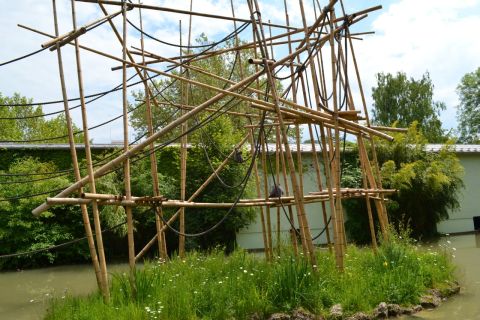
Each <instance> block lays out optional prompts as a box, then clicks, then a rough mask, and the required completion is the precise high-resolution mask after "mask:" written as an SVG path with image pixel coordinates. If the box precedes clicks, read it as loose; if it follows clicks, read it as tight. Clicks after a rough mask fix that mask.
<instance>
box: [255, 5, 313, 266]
mask: <svg viewBox="0 0 480 320" xmlns="http://www.w3.org/2000/svg"><path fill="white" fill-rule="evenodd" d="M252 2H254V5H255V9H254V8H253V3H252ZM248 4H249V9H250V14H251V17H252V24H253V28H254V30H255V32H256V34H257V38H258V39H259V40H265V32H264V30H263V25H262V18H261V16H260V15H258V21H257V20H255V18H254V15H255V12H260V9H259V6H258V2H257V1H256V0H253V1H252V0H249V2H248ZM263 43H264V44H265V41H263ZM260 50H261V52H262V58H263V59H267V60H268V59H269V55H268V50H266V47H265V46H260ZM265 71H266V74H267V79H268V81H269V84H270V92H271V95H272V97H273V100H274V105H275V110H276V113H277V116H278V121H279V124H280V127H281V131H282V136H283V142H284V144H285V150H286V153H287V160H288V164H289V168H290V171H291V172H290V179H291V181H292V188H293V193H294V197H295V199H296V206H297V216H298V220H301V221H303V223H304V225H303V228H302V230H301V234H302V237H304V238H305V243H306V245H307V246H306V248H304V251H305V254H306V255H307V256H309V257H310V262H311V263H312V266H313V267H314V268H315V269H316V268H317V258H316V256H315V248H314V247H313V243H312V238H311V235H310V229H309V227H308V222H307V220H306V219H305V205H304V202H303V192H302V190H300V188H299V185H298V181H297V177H296V173H295V165H294V161H293V158H292V153H291V150H290V146H289V144H288V136H287V132H286V126H285V124H284V120H283V115H282V113H281V111H280V102H279V99H278V95H277V92H276V90H275V89H276V86H275V80H274V79H273V77H272V70H271V69H270V65H269V64H268V63H265Z"/></svg>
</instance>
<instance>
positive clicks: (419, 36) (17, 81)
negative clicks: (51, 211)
mask: <svg viewBox="0 0 480 320" xmlns="http://www.w3.org/2000/svg"><path fill="white" fill-rule="evenodd" d="M351 2H352V1H351ZM143 3H145V4H151V5H157V6H165V7H171V8H177V9H182V10H188V9H189V4H190V1H188V0H186V1H166V0H162V1H159V0H144V1H143ZM322 3H323V2H322ZM323 4H324V3H323ZM376 4H377V2H374V1H371V0H368V1H365V2H362V4H361V5H362V6H363V5H364V6H365V7H370V6H373V5H376ZM479 4H480V0H465V1H446V0H441V1H413V0H401V1H392V4H391V5H390V6H388V7H387V8H386V9H384V10H383V11H381V12H374V13H372V14H370V17H369V18H368V20H367V21H371V28H372V29H371V30H375V31H376V32H377V34H376V35H374V36H368V37H365V40H364V41H361V42H357V43H356V44H357V45H356V47H355V48H356V52H357V58H358V61H359V64H360V70H361V72H362V77H363V80H364V87H365V89H366V91H367V97H369V96H370V88H371V87H372V86H373V85H374V84H375V83H374V74H375V73H376V72H381V71H384V72H397V71H404V72H406V73H407V74H408V75H410V76H414V77H420V76H421V75H422V74H423V73H424V72H425V71H427V70H428V71H429V72H430V75H431V78H432V80H433V82H434V84H435V99H436V100H440V101H444V102H446V104H447V106H448V108H449V109H448V110H447V112H445V113H444V114H443V115H442V120H443V121H444V124H445V126H446V127H452V126H455V121H454V114H455V111H454V106H455V105H456V104H457V103H458V102H457V96H456V93H455V87H456V85H457V84H458V82H459V81H460V78H461V77H462V76H463V74H465V73H466V72H470V71H473V70H474V69H475V68H477V67H478V66H479V62H478V61H479V60H478V57H479V56H480V43H479V42H478V41H476V38H475V32H476V31H477V30H478V28H479V26H480V12H479V11H480V9H479V7H480V5H479ZM304 5H305V11H306V13H307V21H308V23H312V22H313V21H314V16H313V8H312V2H311V1H304ZM347 5H350V7H348V6H347V10H349V11H350V12H353V11H355V10H359V9H362V8H363V7H359V6H360V4H358V3H357V2H352V3H351V4H349V3H348V2H347ZM57 6H58V14H59V21H60V33H65V32H68V31H70V30H71V28H72V27H71V11H70V10H71V9H70V0H57ZM234 6H235V13H236V16H237V17H239V18H245V19H248V18H249V16H250V14H249V10H248V6H247V4H246V2H245V1H238V0H236V1H234ZM287 6H288V10H289V15H290V22H291V25H295V26H301V25H302V21H301V15H300V9H299V6H298V1H297V0H287ZM106 7H107V8H108V11H109V12H110V13H112V12H114V11H116V10H118V9H119V8H118V7H116V6H106ZM260 8H261V10H262V19H263V20H264V22H266V21H268V20H271V21H272V23H278V24H284V22H285V13H284V8H283V1H273V0H268V1H261V2H260ZM193 9H194V10H197V11H200V12H204V13H210V14H218V15H225V16H231V7H230V1H229V0H219V1H214V0H194V1H193ZM77 13H78V25H83V24H85V23H87V22H89V21H92V20H95V19H97V18H99V17H101V16H103V14H102V13H101V11H100V10H98V6H97V5H95V4H91V3H80V2H77ZM143 16H144V26H145V28H146V30H147V31H148V32H150V33H151V34H153V35H154V36H156V37H158V38H161V39H164V40H165V41H169V42H173V43H178V41H179V31H178V20H179V19H181V20H182V24H183V42H184V43H186V41H187V34H188V15H184V14H175V13H165V12H161V11H153V10H143ZM129 19H130V20H131V21H132V22H134V23H135V24H137V25H138V24H139V20H138V11H137V10H134V11H131V12H130V13H129ZM0 21H2V32H1V33H0V42H1V43H2V50H1V51H0V61H6V60H8V59H11V58H13V57H16V56H20V55H22V54H25V53H28V52H31V51H33V50H36V49H37V48H40V44H41V43H43V42H44V41H45V40H46V39H47V38H45V37H44V36H40V35H37V34H34V33H32V32H29V31H26V30H23V29H19V28H18V27H17V26H16V25H17V23H23V24H26V25H29V26H32V27H35V28H38V29H39V30H42V31H45V32H48V33H53V21H52V4H51V1H50V0H22V1H6V2H5V3H4V4H3V7H2V10H1V11H0ZM192 21H193V25H192V39H195V38H196V37H198V35H200V33H202V32H205V33H206V34H207V36H208V37H209V39H210V40H218V39H220V38H221V37H223V36H225V35H226V34H228V33H230V32H231V31H232V30H233V23H232V22H231V21H227V20H213V19H207V18H203V17H198V16H195V17H193V19H192ZM115 24H116V26H117V27H118V28H119V30H121V17H120V16H119V17H117V18H116V19H115ZM360 26H361V27H362V28H365V27H369V26H368V23H366V22H363V23H362V24H361V25H360ZM357 29H358V27H355V31H357ZM358 31H365V30H358ZM278 32H280V31H279V30H278V29H276V28H273V33H274V34H277V33H278ZM250 37H251V29H247V30H245V31H244V33H242V38H243V39H247V40H248V39H250ZM80 41H81V44H83V45H86V46H90V47H93V48H96V49H98V50H100V51H103V52H107V53H109V54H112V55H115V56H117V57H121V47H120V45H119V43H118V41H117V39H116V38H115V37H114V35H113V33H112V32H111V28H110V26H108V25H107V24H105V25H104V26H101V27H99V28H97V29H95V30H93V31H92V32H89V33H87V34H86V35H84V36H82V37H81V38H80ZM128 43H129V45H135V46H137V47H139V46H140V42H139V34H138V32H136V31H135V30H133V28H131V27H130V28H129V34H128ZM145 43H146V49H147V50H149V51H152V52H155V53H158V54H160V55H163V56H173V55H177V54H178V48H174V47H168V46H165V45H161V44H159V43H158V42H155V41H153V40H150V39H146V40H145ZM327 51H328V50H327ZM63 53H64V54H63V55H64V64H65V72H66V77H67V83H68V87H69V90H68V92H69V96H70V97H76V96H78V88H77V78H76V72H75V59H74V55H73V49H72V48H71V47H68V46H65V47H64V49H63ZM285 54H286V49H285V48H284V49H280V48H278V49H276V50H275V57H276V58H277V59H279V58H280V57H281V56H283V55H285ZM136 58H137V59H140V58H139V57H138V56H136ZM326 58H328V54H326ZM118 65H119V63H118V62H115V61H112V60H109V59H106V58H103V57H99V56H98V55H96V54H92V53H85V52H84V51H82V66H83V73H84V82H85V91H86V93H87V94H89V93H95V92H99V91H103V90H108V89H110V88H112V87H113V86H115V85H117V84H119V83H120V82H121V71H113V72H112V71H111V70H110V68H111V67H113V66H118ZM156 67H158V68H163V66H159V65H156ZM132 71H133V70H130V72H132ZM326 72H327V73H328V67H327V68H326ZM130 74H132V73H130ZM0 75H1V76H0V92H2V94H4V95H11V94H13V93H14V92H20V93H22V94H23V95H26V96H28V97H33V98H34V99H35V101H45V100H51V99H58V98H60V97H61V91H60V84H59V79H58V68H57V60H56V54H55V53H52V52H49V51H46V52H43V53H41V54H39V55H37V56H34V57H32V58H29V59H25V60H23V61H21V62H18V63H14V64H12V65H9V66H4V67H1V68H0ZM61 108H62V105H55V106H51V107H47V106H45V111H52V110H59V109H61ZM88 110H89V124H90V125H95V124H98V123H100V122H102V121H106V120H108V119H110V118H112V117H114V116H116V115H118V114H120V113H121V94H120V93H116V94H112V95H111V96H108V97H106V98H103V99H100V100H99V101H97V102H95V103H92V104H91V105H89V107H88ZM74 121H75V122H76V123H77V125H80V123H81V121H80V115H79V112H74ZM92 137H93V138H94V139H95V142H108V141H110V139H116V140H118V139H121V137H122V134H121V121H116V122H114V123H113V124H111V125H109V126H107V127H105V128H104V129H97V130H95V131H92Z"/></svg>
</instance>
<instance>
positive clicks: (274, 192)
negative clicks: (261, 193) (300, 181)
mask: <svg viewBox="0 0 480 320" xmlns="http://www.w3.org/2000/svg"><path fill="white" fill-rule="evenodd" d="M282 195H283V189H282V186H281V185H280V184H276V185H274V186H273V187H272V189H271V190H270V195H269V196H268V197H269V198H280V197H281V196H282Z"/></svg>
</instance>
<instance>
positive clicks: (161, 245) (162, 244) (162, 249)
mask: <svg viewBox="0 0 480 320" xmlns="http://www.w3.org/2000/svg"><path fill="white" fill-rule="evenodd" d="M139 1H140V0H139ZM138 12H139V18H140V30H143V19H142V9H140V8H139V9H138ZM122 43H123V41H122ZM144 46H145V44H144V37H143V33H141V34H140V47H141V48H142V52H143V49H144ZM142 64H145V55H142ZM143 72H144V74H143V79H142V80H143V86H144V92H145V105H146V107H147V108H146V118H147V132H148V133H147V134H148V137H150V136H152V135H153V121H152V107H151V105H150V89H149V87H148V82H147V80H146V79H147V78H148V72H147V71H146V70H143ZM149 149H150V152H149V153H150V172H151V175H152V186H153V195H154V196H155V197H158V196H160V186H159V182H158V167H157V155H156V154H155V146H154V144H153V142H152V143H151V144H150V145H149ZM162 214H163V211H160V213H159V214H156V215H155V228H156V230H157V242H158V254H159V257H161V258H162V259H167V257H168V256H167V246H166V241H165V240H166V239H165V233H164V232H160V230H161V229H162V226H163V221H162V219H161V218H160V215H162Z"/></svg>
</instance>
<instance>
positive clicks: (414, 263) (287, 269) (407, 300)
mask: <svg viewBox="0 0 480 320" xmlns="http://www.w3.org/2000/svg"><path fill="white" fill-rule="evenodd" d="M317 255H318V266H317V267H318V272H314V271H313V269H312V267H311V266H310V264H309V263H308V261H307V259H306V258H304V257H303V256H302V255H300V256H298V257H295V256H294V255H293V254H292V252H291V251H289V249H284V250H283V252H282V253H281V255H280V256H279V257H277V258H276V259H275V261H273V262H272V263H267V262H266V261H265V260H264V259H263V258H262V257H259V256H258V255H257V256H256V255H253V254H248V253H246V252H244V251H241V250H236V251H234V252H233V253H232V254H231V255H229V256H225V255H224V254H223V252H222V251H220V250H218V251H213V252H210V253H208V254H202V253H197V252H192V253H190V254H188V256H187V257H186V258H185V259H183V260H181V259H178V258H174V259H172V260H171V261H170V262H168V263H161V262H158V261H151V262H148V263H146V264H145V266H144V267H143V268H142V269H141V270H138V271H137V272H136V287H137V295H136V296H135V297H134V296H133V295H132V292H131V290H130V284H129V281H128V274H116V275H114V277H113V278H112V281H111V302H110V304H108V305H105V304H104V303H103V302H102V298H101V295H100V294H99V293H94V294H91V295H90V296H88V297H67V298H65V299H60V300H54V301H52V302H51V304H50V306H49V309H48V312H47V316H46V319H52V320H57V319H69V320H71V319H249V318H250V317H251V316H252V315H253V314H257V315H258V316H260V317H268V315H270V314H272V313H274V312H288V311H291V310H294V309H296V308H299V307H302V308H304V309H306V310H309V311H310V312H312V313H315V314H322V315H326V314H327V313H328V310H329V309H330V307H331V306H332V305H333V304H337V303H340V304H342V306H343V309H344V311H345V313H346V314H347V315H348V314H353V313H355V312H357V311H364V312H370V311H371V310H372V309H373V308H374V307H376V306H377V305H378V303H380V302H382V301H383V302H387V303H396V304H401V305H412V304H416V303H418V301H419V298H420V296H421V295H422V294H423V293H425V291H426V290H427V289H429V288H439V289H443V288H445V287H446V286H448V284H449V283H451V282H452V281H453V280H454V278H453V271H454V267H453V265H452V263H451V261H450V259H449V253H448V252H447V251H445V250H442V251H441V252H437V251H432V250H427V249H422V248H420V247H418V246H416V245H414V244H413V243H411V241H410V240H405V239H402V238H401V237H399V236H393V237H391V239H390V240H389V241H387V242H384V243H383V244H382V245H381V246H380V248H379V250H378V252H377V253H376V254H375V253H373V252H372V250H370V249H368V248H357V247H354V246H350V247H349V248H348V250H347V254H346V259H345V272H343V273H339V272H338V271H337V270H336V268H335V258H334V256H333V255H331V254H330V253H328V252H325V251H324V250H319V252H318V253H317Z"/></svg>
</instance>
